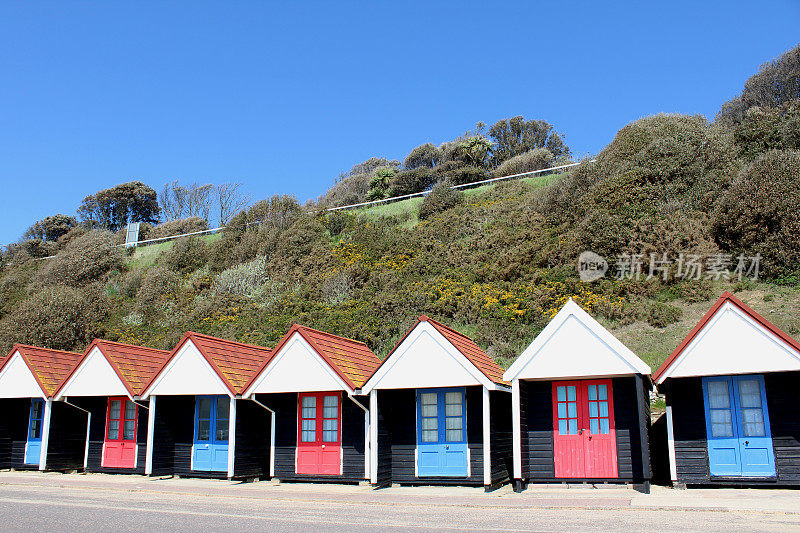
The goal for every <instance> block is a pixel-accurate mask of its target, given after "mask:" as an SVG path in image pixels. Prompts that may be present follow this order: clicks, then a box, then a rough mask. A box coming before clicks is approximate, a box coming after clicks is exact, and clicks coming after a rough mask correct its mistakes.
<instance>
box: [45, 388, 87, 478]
mask: <svg viewBox="0 0 800 533" xmlns="http://www.w3.org/2000/svg"><path fill="white" fill-rule="evenodd" d="M86 419H87V415H86V413H84V412H83V411H81V410H80V409H76V408H75V407H73V406H71V405H67V404H65V403H64V402H53V403H52V413H51V415H50V439H49V444H48V446H47V469H48V470H77V469H82V468H83V458H84V455H85V453H86Z"/></svg>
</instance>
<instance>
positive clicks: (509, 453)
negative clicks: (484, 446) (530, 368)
mask: <svg viewBox="0 0 800 533" xmlns="http://www.w3.org/2000/svg"><path fill="white" fill-rule="evenodd" d="M489 419H490V432H489V443H490V456H491V461H492V485H496V484H500V483H504V482H506V481H508V480H510V479H511V478H512V477H513V475H514V452H513V450H514V445H513V441H514V436H513V432H512V424H511V393H510V392H504V391H490V392H489Z"/></svg>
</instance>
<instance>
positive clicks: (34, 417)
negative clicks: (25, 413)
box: [25, 398, 44, 465]
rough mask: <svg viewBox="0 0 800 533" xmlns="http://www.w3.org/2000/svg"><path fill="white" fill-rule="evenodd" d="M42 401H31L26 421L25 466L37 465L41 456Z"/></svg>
mask: <svg viewBox="0 0 800 533" xmlns="http://www.w3.org/2000/svg"><path fill="white" fill-rule="evenodd" d="M43 417H44V400H40V399H38V398H33V399H31V413H30V418H29V419H28V442H27V444H26V445H25V464H26V465H38V464H39V458H40V457H41V455H42V420H43Z"/></svg>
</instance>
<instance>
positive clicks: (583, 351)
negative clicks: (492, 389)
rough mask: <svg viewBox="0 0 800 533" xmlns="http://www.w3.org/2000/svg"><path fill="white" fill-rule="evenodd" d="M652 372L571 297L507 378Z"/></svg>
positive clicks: (518, 359) (621, 374)
mask: <svg viewBox="0 0 800 533" xmlns="http://www.w3.org/2000/svg"><path fill="white" fill-rule="evenodd" d="M631 374H644V375H649V374H650V367H648V366H647V365H646V364H645V363H644V361H642V360H641V359H639V358H638V357H636V355H635V354H634V353H633V352H632V351H630V350H629V349H628V348H627V347H626V346H625V345H624V344H622V343H621V342H620V341H619V339H617V338H616V337H614V336H613V335H612V334H611V333H610V332H609V331H608V330H607V329H605V328H604V327H603V326H601V325H600V323H599V322H597V321H596V320H595V319H594V318H592V317H591V316H589V314H588V313H587V312H586V311H584V310H583V309H581V307H580V306H579V305H578V304H576V303H575V302H573V301H572V300H571V299H570V300H569V301H568V302H567V303H566V305H564V307H563V308H562V309H561V311H559V312H558V314H557V315H556V316H555V317H553V320H551V321H550V323H548V324H547V327H545V328H544V330H542V332H541V333H540V334H539V335H538V336H537V337H536V339H534V341H533V342H532V343H531V345H530V346H528V347H527V348H526V349H525V351H524V352H522V354H521V355H520V356H519V357H518V358H517V360H516V361H514V364H513V365H511V367H510V368H509V369H508V370H507V371H506V373H505V374H504V375H503V378H504V379H505V380H507V381H511V380H513V379H561V378H584V377H596V376H624V375H631Z"/></svg>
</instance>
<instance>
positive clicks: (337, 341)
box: [245, 324, 381, 390]
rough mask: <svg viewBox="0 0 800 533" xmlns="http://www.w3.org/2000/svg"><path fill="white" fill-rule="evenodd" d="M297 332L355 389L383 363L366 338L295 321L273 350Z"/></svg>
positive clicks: (274, 351)
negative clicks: (359, 339)
mask: <svg viewBox="0 0 800 533" xmlns="http://www.w3.org/2000/svg"><path fill="white" fill-rule="evenodd" d="M295 333H297V334H299V335H300V336H301V337H303V338H304V339H305V340H306V342H308V344H310V345H311V347H312V348H313V349H314V351H315V352H317V354H319V356H320V357H322V359H323V360H324V361H325V362H326V363H328V365H329V366H330V367H331V369H333V371H334V372H336V374H337V375H338V376H339V377H340V378H342V380H343V381H344V382H345V383H346V384H347V386H348V387H350V388H351V389H352V390H356V389H359V388H361V387H362V386H363V385H364V383H366V382H367V379H369V377H370V376H371V375H372V373H373V372H374V371H375V370H376V369H377V368H378V366H380V364H381V360H380V359H378V356H377V355H375V354H374V353H373V352H372V350H370V349H369V348H368V347H367V345H366V344H364V343H363V342H359V341H356V340H353V339H348V338H346V337H340V336H338V335H334V334H332V333H326V332H324V331H320V330H318V329H313V328H309V327H307V326H303V325H300V324H294V325H293V326H292V327H291V328H290V329H289V331H288V332H287V333H286V335H284V336H283V338H282V339H281V340H280V342H278V344H277V345H276V346H275V348H274V349H273V350H272V353H273V354H276V353H278V351H279V350H280V349H281V348H283V346H284V345H285V344H286V343H287V342H288V341H289V339H290V338H291V337H292V335H294V334H295ZM268 364H269V361H267V362H265V363H264V365H263V366H262V368H261V369H259V372H257V373H256V374H255V375H254V376H253V379H252V380H251V381H255V379H256V377H257V376H258V375H259V374H260V373H261V371H262V370H263V369H264V368H266V367H267V365H268ZM251 384H252V383H248V385H247V387H245V389H246V388H248V387H249V386H250V385H251Z"/></svg>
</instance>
